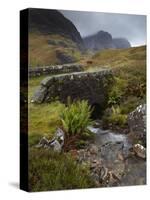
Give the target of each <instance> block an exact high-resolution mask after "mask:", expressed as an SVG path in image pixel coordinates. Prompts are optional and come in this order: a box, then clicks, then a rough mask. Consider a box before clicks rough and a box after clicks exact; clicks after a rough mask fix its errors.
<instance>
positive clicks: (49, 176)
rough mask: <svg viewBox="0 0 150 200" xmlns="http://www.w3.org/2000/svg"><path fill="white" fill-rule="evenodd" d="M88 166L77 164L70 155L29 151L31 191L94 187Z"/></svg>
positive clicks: (42, 150)
mask: <svg viewBox="0 0 150 200" xmlns="http://www.w3.org/2000/svg"><path fill="white" fill-rule="evenodd" d="M92 186H93V183H92V182H91V179H90V177H89V168H88V166H82V165H79V164H77V163H76V162H75V160H74V159H73V158H72V157H71V155H69V154H58V153H55V152H51V151H45V149H35V148H32V149H30V151H29V190H30V191H46V190H62V189H78V188H89V187H92Z"/></svg>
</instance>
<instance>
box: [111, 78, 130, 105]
mask: <svg viewBox="0 0 150 200" xmlns="http://www.w3.org/2000/svg"><path fill="white" fill-rule="evenodd" d="M114 80H115V81H114V84H113V87H112V89H111V91H110V93H109V99H108V105H115V104H119V103H120V101H121V99H122V97H123V94H124V90H125V88H126V86H127V83H126V81H125V80H123V79H121V78H118V77H115V78H114Z"/></svg>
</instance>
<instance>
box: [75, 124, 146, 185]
mask: <svg viewBox="0 0 150 200" xmlns="http://www.w3.org/2000/svg"><path fill="white" fill-rule="evenodd" d="M88 129H89V130H90V131H92V132H93V133H95V143H94V144H91V145H90V146H89V148H87V149H82V150H79V151H78V157H77V158H78V162H79V163H87V164H88V165H89V166H90V171H91V178H92V180H94V182H95V185H96V186H97V187H108V186H120V185H122V186H123V185H141V184H145V183H146V161H145V159H143V158H145V157H146V150H145V148H144V147H142V145H139V144H136V145H134V146H133V145H132V143H131V142H130V140H129V138H128V135H124V134H119V133H113V132H112V131H110V130H102V129H100V128H93V127H88ZM131 149H132V151H131ZM141 158H142V159H141Z"/></svg>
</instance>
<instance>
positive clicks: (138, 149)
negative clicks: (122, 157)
mask: <svg viewBox="0 0 150 200" xmlns="http://www.w3.org/2000/svg"><path fill="white" fill-rule="evenodd" d="M133 151H134V153H135V154H136V155H137V156H138V157H140V158H144V159H145V158H146V149H145V147H143V146H142V145H141V144H135V145H133Z"/></svg>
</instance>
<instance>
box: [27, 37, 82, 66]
mask: <svg viewBox="0 0 150 200" xmlns="http://www.w3.org/2000/svg"><path fill="white" fill-rule="evenodd" d="M49 41H51V42H52V43H49ZM62 43H63V45H64V46H63V45H62ZM57 50H59V51H61V52H62V53H64V54H65V55H70V56H72V57H73V58H74V59H75V60H77V61H78V60H79V59H80V57H81V52H80V51H79V49H78V47H77V45H76V44H75V43H74V42H73V41H72V40H71V39H69V38H67V37H63V36H61V35H52V34H50V35H41V34H40V33H30V34H29V65H30V66H31V67H35V66H36V67H37V66H45V65H52V64H59V63H60V60H59V59H58V58H57V54H56V51H57Z"/></svg>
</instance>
